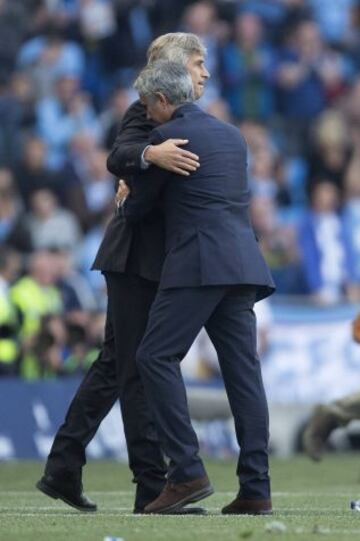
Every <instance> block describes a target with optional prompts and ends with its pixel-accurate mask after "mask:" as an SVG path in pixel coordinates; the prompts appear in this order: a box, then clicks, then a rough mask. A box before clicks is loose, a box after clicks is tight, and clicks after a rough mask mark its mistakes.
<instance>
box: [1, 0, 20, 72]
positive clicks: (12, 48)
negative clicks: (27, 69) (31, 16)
mask: <svg viewBox="0 0 360 541" xmlns="http://www.w3.org/2000/svg"><path fill="white" fill-rule="evenodd" d="M22 4H23V2H21V1H19V0H0V66H1V71H2V73H3V74H5V75H9V74H10V73H11V72H12V71H13V69H14V67H15V62H16V56H17V52H18V50H19V47H20V45H21V42H22V40H23V38H24V36H25V33H26V24H27V19H26V10H25V7H24V6H23V5H22Z"/></svg>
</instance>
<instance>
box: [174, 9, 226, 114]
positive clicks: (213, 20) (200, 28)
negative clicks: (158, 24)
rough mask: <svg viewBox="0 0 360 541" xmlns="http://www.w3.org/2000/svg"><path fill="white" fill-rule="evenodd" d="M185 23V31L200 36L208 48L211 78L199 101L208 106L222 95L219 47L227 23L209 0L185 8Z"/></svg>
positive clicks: (208, 67) (207, 59) (208, 66)
mask: <svg viewBox="0 0 360 541" xmlns="http://www.w3.org/2000/svg"><path fill="white" fill-rule="evenodd" d="M183 25H184V31H185V32H191V33H193V34H196V35H197V36H199V38H200V39H201V41H202V42H203V43H204V45H205V47H206V50H207V55H206V67H207V69H208V70H209V72H210V73H211V78H210V79H209V81H208V82H207V84H206V89H205V94H204V96H203V98H202V99H201V100H200V102H199V103H200V104H203V105H204V106H206V105H208V104H210V103H211V102H212V101H216V100H218V98H219V97H220V93H221V86H220V78H219V76H220V66H219V60H220V58H219V55H220V50H219V49H220V45H221V42H222V41H223V39H224V38H225V36H226V34H227V33H228V29H227V27H226V25H225V23H224V22H220V20H219V19H218V18H217V13H216V8H215V5H214V3H212V2H209V1H208V0H201V1H200V2H195V3H194V4H192V5H190V6H189V7H188V8H187V9H185V12H184V16H183Z"/></svg>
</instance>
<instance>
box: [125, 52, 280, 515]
mask: <svg viewBox="0 0 360 541" xmlns="http://www.w3.org/2000/svg"><path fill="white" fill-rule="evenodd" d="M135 87H136V88H137V89H138V91H139V94H140V97H141V99H142V101H143V102H144V103H145V104H146V106H147V111H148V116H150V117H151V118H153V120H155V121H157V122H160V123H163V122H165V124H162V125H161V126H160V127H157V128H155V129H154V130H153V132H152V134H151V141H152V143H154V144H160V143H161V142H162V141H164V140H166V139H168V138H172V137H177V138H186V139H188V140H189V145H188V148H189V150H191V151H192V152H194V153H196V154H197V155H198V156H199V158H200V163H201V166H200V168H199V169H197V170H196V171H195V172H194V173H193V174H192V175H191V180H188V181H184V180H183V179H182V178H180V177H179V176H178V175H176V174H171V173H168V172H165V171H160V170H159V171H158V174H157V175H155V176H154V178H153V181H152V182H149V181H147V180H145V179H144V178H142V179H136V180H135V181H134V183H133V185H132V188H131V190H130V195H129V196H128V197H127V198H126V199H125V200H124V201H123V204H122V211H123V215H124V216H125V217H126V219H127V220H128V221H129V223H136V222H137V221H138V220H143V219H144V217H145V216H146V215H148V213H149V212H151V209H152V208H153V207H154V205H156V204H157V203H158V202H159V201H160V202H161V207H162V209H163V211H164V215H165V229H166V257H165V262H164V265H163V269H162V274H161V280H160V287H159V291H158V293H157V295H156V297H155V301H154V303H153V305H152V307H151V311H150V317H149V321H148V324H147V329H146V333H145V336H144V338H143V340H142V342H141V345H140V348H139V350H138V353H137V363H138V367H139V370H140V373H141V377H142V379H143V382H144V387H145V391H146V393H147V396H148V399H149V403H150V404H151V407H152V409H153V413H154V419H155V422H156V427H157V431H158V434H159V437H160V441H161V444H162V447H163V449H164V451H165V453H166V455H167V456H168V457H169V459H170V466H169V473H168V482H167V484H166V485H165V487H164V489H163V491H162V493H161V494H160V496H159V497H158V498H156V499H155V500H154V501H153V502H152V503H150V504H149V505H147V506H146V507H145V512H148V513H168V512H171V511H176V509H178V508H179V507H180V506H182V505H185V504H187V503H190V502H194V501H199V500H201V499H203V498H205V497H207V496H208V495H210V494H211V493H212V491H213V490H212V487H211V485H210V482H209V479H208V477H207V475H206V472H205V469H204V466H203V463H202V461H201V459H200V457H199V455H198V453H199V446H198V442H197V438H196V434H195V432H194V430H193V428H192V426H191V423H190V418H189V413H188V407H187V401H186V392H185V387H184V383H183V380H182V376H181V372H180V361H181V360H182V358H183V357H184V356H185V354H186V352H187V351H188V349H189V348H190V346H191V344H192V342H193V341H194V339H195V338H196V336H197V334H198V333H199V331H200V330H201V328H202V327H203V326H205V328H206V330H207V332H208V334H209V337H210V339H211V340H212V342H213V344H214V346H215V348H216V350H217V353H218V358H219V362H220V366H221V369H222V373H223V377H224V382H225V387H226V391H227V394H228V398H229V402H230V406H231V410H232V413H233V416H234V420H235V428H236V434H237V438H238V443H239V446H240V448H241V453H240V456H239V462H238V468H237V474H238V476H239V481H240V492H239V494H238V496H237V497H236V498H235V500H234V501H233V502H231V504H229V505H228V506H226V507H225V508H224V509H223V513H224V514H228V513H234V514H245V513H246V514H248V513H252V514H269V513H271V498H270V481H269V476H268V410H267V401H266V396H265V392H264V388H263V384H262V377H261V368H260V363H259V359H258V357H257V353H256V322H255V316H254V312H253V305H254V302H255V301H256V300H260V299H262V298H264V297H266V296H268V295H270V294H271V293H272V292H273V291H274V284H273V281H272V278H271V276H270V272H269V270H268V267H267V265H266V263H265V261H264V259H263V257H262V255H261V253H260V250H259V247H258V243H257V241H256V238H255V235H254V232H253V229H252V227H251V224H250V220H249V212H248V207H249V188H248V182H247V171H246V167H247V166H246V161H247V155H246V154H247V150H246V144H245V141H244V139H243V137H242V136H241V134H240V132H239V130H238V129H237V128H235V127H234V126H231V125H229V124H226V123H223V122H220V121H219V120H217V119H215V118H214V117H212V116H211V115H208V114H206V113H204V112H203V111H202V110H201V109H199V108H198V107H197V106H196V105H194V104H193V103H192V101H193V87H192V82H191V78H190V77H189V74H188V72H187V70H186V69H184V67H183V66H182V65H181V64H177V63H173V62H168V61H161V62H157V63H155V64H152V65H150V66H148V68H145V69H144V70H143V72H142V73H141V74H140V76H139V78H138V79H137V81H136V84H135ZM149 219H150V218H149Z"/></svg>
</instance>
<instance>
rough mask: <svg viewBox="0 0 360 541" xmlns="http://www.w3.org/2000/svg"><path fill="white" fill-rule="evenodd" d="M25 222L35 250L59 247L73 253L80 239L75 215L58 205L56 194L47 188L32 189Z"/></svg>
mask: <svg viewBox="0 0 360 541" xmlns="http://www.w3.org/2000/svg"><path fill="white" fill-rule="evenodd" d="M26 223H27V226H28V228H29V232H30V235H31V241H32V245H33V246H34V248H35V249H36V250H44V249H45V250H46V249H47V250H49V249H50V248H59V249H68V250H71V251H73V252H74V253H75V252H76V250H77V248H78V246H79V243H80V241H81V229H80V225H79V223H78V220H77V218H76V216H75V215H73V214H72V213H71V212H70V211H69V210H66V209H64V208H61V207H60V206H59V203H58V200H57V197H56V195H55V194H54V193H53V192H52V191H51V190H50V189H49V188H40V189H38V190H35V191H33V193H32V195H31V198H30V212H29V213H28V214H27V215H26Z"/></svg>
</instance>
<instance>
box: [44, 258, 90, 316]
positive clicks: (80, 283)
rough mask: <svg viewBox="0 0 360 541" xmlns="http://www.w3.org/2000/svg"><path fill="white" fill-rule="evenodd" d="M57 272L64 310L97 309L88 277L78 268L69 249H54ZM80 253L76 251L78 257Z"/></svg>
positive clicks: (85, 310)
mask: <svg viewBox="0 0 360 541" xmlns="http://www.w3.org/2000/svg"><path fill="white" fill-rule="evenodd" d="M52 254H53V257H54V261H55V267H56V272H57V281H56V285H57V287H58V288H59V291H60V293H61V298H62V304H63V308H64V312H65V313H66V314H67V313H68V312H74V311H78V310H80V311H84V312H89V311H93V310H95V309H96V307H97V304H96V299H95V296H94V293H93V291H92V289H91V288H90V285H89V283H88V282H87V280H86V278H85V277H84V276H83V275H82V274H80V272H78V271H77V270H76V266H75V265H76V262H77V261H76V260H74V254H73V253H71V251H70V250H69V249H64V248H63V249H57V250H52ZM77 256H78V253H76V257H77Z"/></svg>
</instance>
